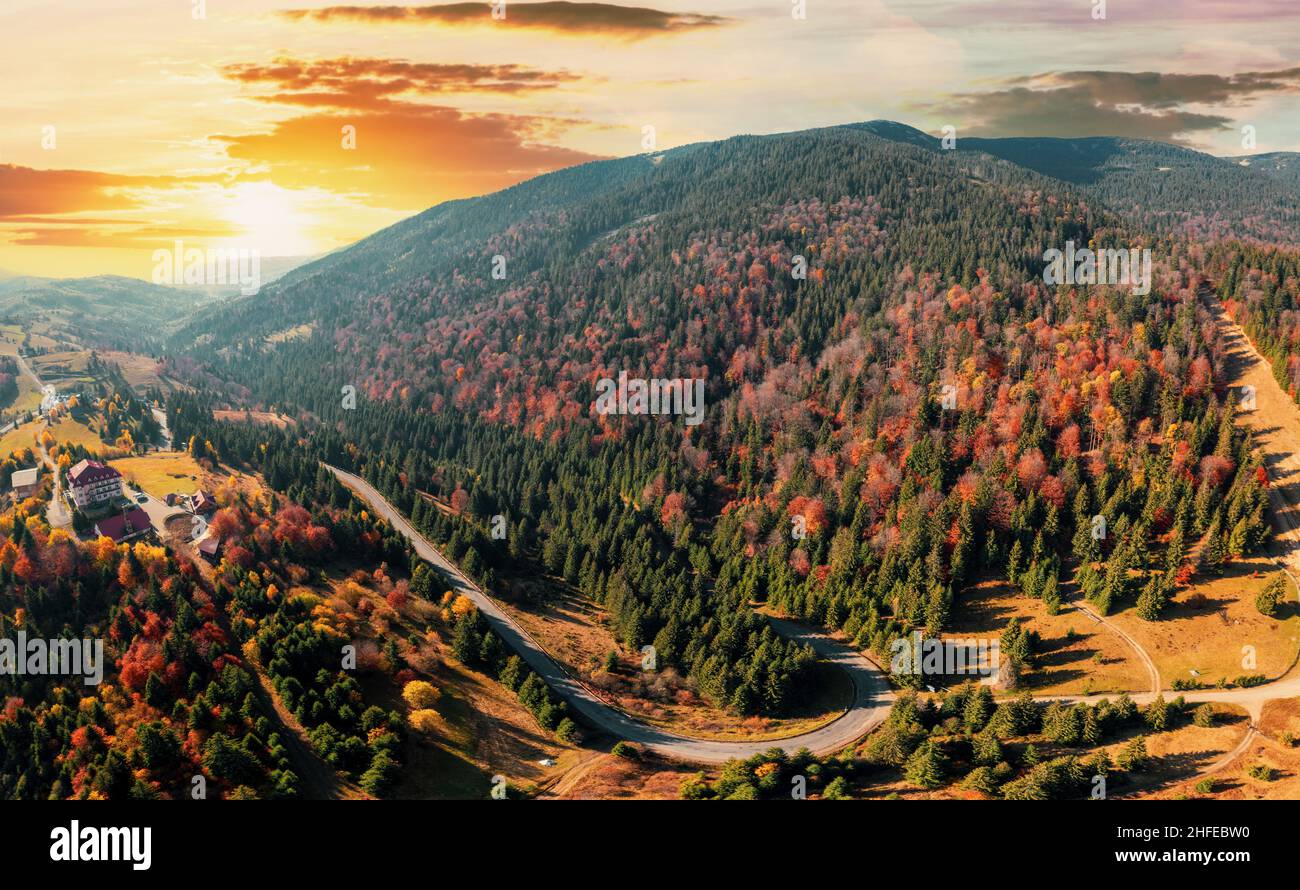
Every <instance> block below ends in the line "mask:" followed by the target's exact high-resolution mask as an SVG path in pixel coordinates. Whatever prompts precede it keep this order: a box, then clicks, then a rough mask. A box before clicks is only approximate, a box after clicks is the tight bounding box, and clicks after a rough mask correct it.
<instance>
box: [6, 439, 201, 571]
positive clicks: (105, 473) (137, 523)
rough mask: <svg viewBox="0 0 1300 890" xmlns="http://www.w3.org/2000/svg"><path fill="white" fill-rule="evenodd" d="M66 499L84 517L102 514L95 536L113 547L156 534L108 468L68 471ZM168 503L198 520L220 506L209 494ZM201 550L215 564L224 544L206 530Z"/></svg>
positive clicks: (171, 498) (91, 464)
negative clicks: (102, 537) (109, 542)
mask: <svg viewBox="0 0 1300 890" xmlns="http://www.w3.org/2000/svg"><path fill="white" fill-rule="evenodd" d="M15 475H17V474H15ZM67 497H68V500H69V501H71V502H72V504H73V505H74V506H75V507H76V508H77V509H78V510H80V511H81V512H82V513H85V514H91V515H93V514H101V518H98V519H95V520H94V527H93V530H94V533H95V534H96V535H97V536H98V535H102V536H104V537H107V538H111V539H112V540H113V541H114V543H118V544H120V543H122V542H123V541H129V540H131V539H133V538H138V537H141V536H143V535H147V534H149V533H150V532H151V531H153V522H152V520H151V519H150V518H149V514H148V513H147V512H146V511H145V510H144V509H143V508H142V507H140V506H139V505H138V504H135V503H132V502H131V501H129V500H126V499H125V498H124V496H123V493H122V474H121V473H120V472H119V471H118V470H117V469H116V468H114V467H111V466H109V465H107V464H104V463H100V462H99V461H96V460H89V459H87V460H83V461H80V462H79V463H77V464H76V465H74V466H73V467H71V468H70V469H69V470H68V493H67ZM166 502H167V506H169V507H180V508H181V509H184V510H186V511H188V512H190V513H193V514H194V515H196V516H206V515H210V514H212V513H214V512H216V509H217V502H216V501H215V500H213V497H212V495H211V494H210V493H208V492H206V491H197V492H195V493H194V494H192V495H177V494H169V495H167V498H166ZM108 511H113V512H108ZM198 549H199V552H200V553H201V554H203V556H204V557H205V558H207V559H209V560H212V561H216V559H217V558H218V557H219V556H220V553H221V541H220V539H219V538H218V537H217V536H216V534H214V533H213V532H212V531H211V530H210V529H206V530H205V532H204V534H203V536H202V537H201V539H200V540H199V543H198Z"/></svg>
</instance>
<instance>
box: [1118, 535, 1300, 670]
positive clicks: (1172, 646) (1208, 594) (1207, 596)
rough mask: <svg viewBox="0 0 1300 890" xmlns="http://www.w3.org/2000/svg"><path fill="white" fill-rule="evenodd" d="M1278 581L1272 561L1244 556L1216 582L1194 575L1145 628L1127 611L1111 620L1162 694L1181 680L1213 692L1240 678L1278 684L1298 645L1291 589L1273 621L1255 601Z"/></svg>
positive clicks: (1299, 622)
mask: <svg viewBox="0 0 1300 890" xmlns="http://www.w3.org/2000/svg"><path fill="white" fill-rule="evenodd" d="M1277 576H1282V577H1285V575H1284V574H1283V573H1282V572H1281V570H1280V569H1278V568H1277V567H1276V566H1274V565H1273V563H1272V562H1271V561H1270V560H1268V559H1267V558H1265V557H1262V556H1255V557H1249V558H1247V559H1242V560H1238V561H1236V562H1233V563H1230V564H1229V565H1228V567H1227V570H1226V571H1225V572H1224V574H1223V575H1222V576H1221V577H1217V578H1216V577H1211V576H1197V577H1196V578H1195V579H1193V581H1192V584H1191V585H1190V586H1189V587H1188V588H1186V589H1184V590H1179V591H1178V592H1177V594H1176V595H1175V597H1174V599H1173V601H1172V602H1171V603H1170V604H1169V606H1168V607H1167V608H1166V609H1165V612H1164V614H1163V615H1162V616H1161V618H1160V620H1159V621H1143V620H1142V619H1141V618H1139V617H1138V615H1137V611H1136V609H1134V608H1132V607H1128V608H1125V609H1123V610H1122V611H1120V612H1117V613H1116V614H1115V615H1113V616H1111V619H1110V620H1111V621H1114V622H1115V623H1116V624H1117V625H1119V626H1120V627H1121V628H1122V629H1123V630H1124V631H1126V632H1127V633H1128V634H1129V635H1131V636H1132V637H1133V638H1134V639H1136V640H1137V641H1138V642H1139V643H1141V644H1142V647H1143V648H1144V649H1146V650H1147V653H1148V654H1150V656H1151V658H1152V660H1153V661H1155V663H1156V667H1157V668H1158V669H1159V670H1160V678H1161V680H1162V683H1163V685H1164V686H1165V687H1166V688H1167V687H1168V686H1169V685H1170V684H1171V683H1173V681H1174V680H1178V679H1182V680H1191V679H1197V680H1199V681H1200V682H1201V683H1203V684H1204V685H1206V686H1213V685H1214V684H1215V683H1217V682H1218V681H1219V680H1220V679H1224V680H1232V679H1233V678H1235V677H1239V676H1241V675H1243V674H1263V675H1265V676H1266V677H1269V678H1276V677H1279V676H1281V675H1282V674H1284V673H1285V672H1286V671H1287V670H1288V669H1289V668H1290V667H1291V665H1292V664H1293V663H1294V662H1295V659H1296V650H1297V646H1300V610H1297V598H1296V596H1297V595H1296V589H1295V585H1293V584H1290V583H1288V584H1287V600H1286V602H1285V603H1284V604H1283V605H1282V606H1281V607H1280V608H1279V609H1278V613H1277V615H1276V616H1275V617H1273V618H1268V617H1265V616H1264V615H1261V614H1260V613H1259V610H1258V609H1257V608H1255V594H1257V593H1258V592H1259V591H1260V590H1262V589H1263V588H1264V586H1265V585H1266V584H1268V582H1269V581H1270V580H1272V579H1273V578H1274V577H1277ZM1192 671H1196V672H1197V673H1198V674H1199V676H1194V675H1193V674H1192V673H1191V672H1192Z"/></svg>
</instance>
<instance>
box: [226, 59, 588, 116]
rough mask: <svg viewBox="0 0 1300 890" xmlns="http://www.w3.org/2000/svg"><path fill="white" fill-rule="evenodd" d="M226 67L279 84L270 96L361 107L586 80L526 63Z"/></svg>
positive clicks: (284, 62) (232, 74)
mask: <svg viewBox="0 0 1300 890" xmlns="http://www.w3.org/2000/svg"><path fill="white" fill-rule="evenodd" d="M222 73H223V74H224V75H225V76H226V77H228V78H230V79H232V80H236V81H239V82H241V83H245V84H254V85H267V86H270V87H273V88H275V89H277V90H278V92H274V93H268V94H264V95H261V96H258V98H260V99H263V100H264V101H269V102H279V103H284V104H290V105H304V106H313V107H333V108H350V109H359V110H373V109H380V108H393V107H397V106H399V105H401V104H405V102H404V101H403V100H404V99H411V98H416V97H419V96H429V95H436V94H446V93H504V94H515V93H524V92H534V91H538V90H553V89H556V88H558V87H560V86H563V85H564V84H568V83H573V82H575V81H578V80H582V76H581V75H578V74H574V73H572V72H569V71H563V70H562V71H541V70H538V69H535V68H528V67H525V66H522V65H512V64H507V65H476V64H439V63H425V62H407V61H403V60H400V59H367V58H341V59H324V60H317V61H310V62H308V61H300V60H296V59H287V58H280V59H276V60H275V61H274V62H272V63H271V64H269V65H255V64H234V65H227V66H226V67H225V68H223V69H222ZM398 97H403V100H399V99H398Z"/></svg>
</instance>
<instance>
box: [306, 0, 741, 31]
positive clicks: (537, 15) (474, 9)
mask: <svg viewBox="0 0 1300 890" xmlns="http://www.w3.org/2000/svg"><path fill="white" fill-rule="evenodd" d="M280 15H281V16H283V17H285V18H289V19H293V20H297V21H302V20H307V21H317V22H333V21H349V22H368V23H371V24H415V25H421V24H436V25H451V26H473V25H491V26H496V27H511V28H533V29H538V30H544V31H554V32H558V33H563V34H571V35H596V36H606V37H619V38H623V39H638V38H642V37H650V36H653V35H657V34H676V33H681V32H686V31H694V30H698V29H700V28H712V27H718V26H720V25H727V24H730V23H732V21H734V20H733V19H729V18H726V17H724V16H718V15H704V14H699V13H691V12H664V11H663V10H659V9H648V8H646V7H641V6H616V5H614V4H612V3H567V2H546V3H511V2H507V3H506V7H505V18H504V19H501V20H499V21H498V20H496V19H494V18H492V7H491V5H490V4H487V3H442V4H437V5H432V6H326V7H321V8H319V9H290V10H284V11H283V12H281V13H280Z"/></svg>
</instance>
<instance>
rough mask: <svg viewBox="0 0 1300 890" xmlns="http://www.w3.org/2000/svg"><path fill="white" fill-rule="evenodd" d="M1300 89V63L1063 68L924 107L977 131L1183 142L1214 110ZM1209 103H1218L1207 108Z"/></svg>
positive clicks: (1205, 127)
mask: <svg viewBox="0 0 1300 890" xmlns="http://www.w3.org/2000/svg"><path fill="white" fill-rule="evenodd" d="M1296 92H1300V68H1290V69H1285V70H1281V71H1264V72H1247V73H1244V74H1235V75H1218V74H1161V73H1158V72H1128V71H1064V72H1051V73H1047V74H1039V75H1033V76H1030V77H1021V78H1013V79H1010V80H1007V81H1004V82H1003V84H1002V88H1000V89H993V90H988V91H985V92H980V93H960V94H957V95H955V96H952V97H950V98H949V99H948V100H946V101H942V102H937V103H932V104H929V105H926V106H925V109H926V110H927V111H930V112H931V113H934V114H937V115H940V116H942V117H947V118H950V119H953V120H957V121H962V122H963V126H961V127H960V129H961V130H963V131H964V132H966V133H967V134H969V135H972V136H1130V137H1137V138H1143V139H1159V140H1163V141H1167V142H1185V141H1187V140H1188V139H1189V138H1190V137H1192V136H1194V135H1195V134H1197V133H1203V132H1209V131H1213V130H1218V129H1222V128H1224V127H1226V126H1228V125H1229V124H1230V123H1231V122H1232V118H1229V117H1226V116H1224V115H1222V114H1219V113H1216V112H1218V111H1220V110H1224V109H1227V108H1234V107H1240V106H1244V105H1247V104H1249V103H1250V102H1251V101H1253V100H1255V99H1257V98H1259V97H1261V96H1266V95H1270V94H1281V93H1296ZM1205 106H1220V107H1219V108H1213V107H1210V108H1206V107H1205Z"/></svg>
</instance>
